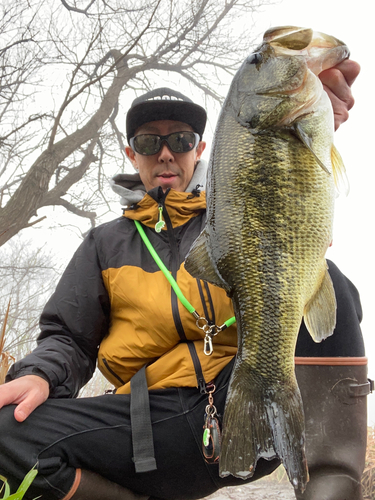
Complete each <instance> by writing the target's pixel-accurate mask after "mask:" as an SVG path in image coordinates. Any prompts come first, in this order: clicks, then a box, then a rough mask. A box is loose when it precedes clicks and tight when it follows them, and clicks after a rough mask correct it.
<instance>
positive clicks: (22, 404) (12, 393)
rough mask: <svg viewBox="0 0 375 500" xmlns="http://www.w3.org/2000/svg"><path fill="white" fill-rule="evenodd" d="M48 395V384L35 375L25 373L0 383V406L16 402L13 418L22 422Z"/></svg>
mask: <svg viewBox="0 0 375 500" xmlns="http://www.w3.org/2000/svg"><path fill="white" fill-rule="evenodd" d="M48 395H49V384H48V382H47V381H46V380H44V378H42V377H38V376H37V375H25V376H24V377H20V378H16V379H14V380H12V381H11V382H7V383H6V384H3V385H0V408H2V407H3V406H6V405H11V404H16V405H17V407H16V409H15V410H14V418H15V419H16V420H17V421H18V422H23V421H24V420H26V418H27V417H28V416H29V415H30V413H31V412H33V411H34V410H35V408H37V407H38V406H39V405H41V404H42V403H44V401H45V400H46V399H47V398H48Z"/></svg>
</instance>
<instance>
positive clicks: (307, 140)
mask: <svg viewBox="0 0 375 500" xmlns="http://www.w3.org/2000/svg"><path fill="white" fill-rule="evenodd" d="M293 129H294V131H295V133H296V135H297V137H298V139H299V140H300V141H301V142H302V144H304V145H305V146H306V147H307V149H308V150H309V151H310V152H311V153H312V154H313V155H314V157H315V159H316V161H317V162H318V164H319V165H320V166H321V167H322V169H323V170H324V172H326V173H327V174H328V175H331V172H330V171H329V170H328V168H327V167H326V166H325V165H324V163H323V162H322V161H321V159H320V158H319V157H318V155H317V154H316V153H315V151H314V148H313V144H312V139H311V137H310V136H309V134H308V133H307V132H306V131H305V130H304V128H303V126H302V124H301V122H296V123H294V124H293Z"/></svg>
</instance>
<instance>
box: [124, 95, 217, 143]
mask: <svg viewBox="0 0 375 500" xmlns="http://www.w3.org/2000/svg"><path fill="white" fill-rule="evenodd" d="M157 120H175V121H179V122H184V123H187V124H188V125H190V126H191V128H192V129H193V130H194V132H196V133H197V134H199V136H200V138H201V139H202V136H203V132H204V129H205V126H206V120H207V113H206V110H205V109H204V108H202V106H199V105H198V104H195V103H194V102H193V101H192V100H191V99H189V98H188V97H186V96H184V95H183V94H181V93H180V92H177V91H176V90H171V89H168V88H165V87H164V88H160V89H156V90H151V91H150V92H147V93H146V94H143V95H141V96H139V97H137V99H134V101H133V102H132V105H131V107H130V109H129V111H128V114H127V115H126V137H127V140H128V142H129V139H131V138H132V137H134V134H135V131H136V130H137V128H138V127H140V126H141V125H143V124H144V123H148V122H153V121H157Z"/></svg>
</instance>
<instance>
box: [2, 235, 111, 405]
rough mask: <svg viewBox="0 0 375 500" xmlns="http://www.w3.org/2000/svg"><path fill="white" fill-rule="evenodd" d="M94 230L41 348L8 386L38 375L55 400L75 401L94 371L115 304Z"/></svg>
mask: <svg viewBox="0 0 375 500" xmlns="http://www.w3.org/2000/svg"><path fill="white" fill-rule="evenodd" d="M94 235H95V230H93V231H91V232H90V234H89V235H88V236H87V238H86V239H85V240H84V242H83V243H82V245H81V246H80V247H79V248H78V250H77V252H76V253H75V255H74V256H73V258H72V260H71V261H70V263H69V265H68V267H67V268H66V270H65V272H64V274H63V275H62V277H61V279H60V281H59V283H58V285H57V288H56V291H55V293H54V294H53V295H52V297H51V298H50V299H49V301H48V302H47V304H46V306H45V308H44V310H43V312H42V315H41V319H40V328H41V333H40V335H39V337H38V339H37V347H36V348H35V349H34V350H33V351H32V352H31V353H30V354H28V355H27V356H26V357H25V358H24V359H22V360H20V361H18V362H16V363H15V364H14V365H13V366H12V367H11V369H10V370H9V373H8V375H7V378H6V381H7V382H8V381H9V380H12V379H14V378H18V377H21V376H23V375H30V374H34V375H39V376H41V377H43V378H44V379H46V380H47V381H48V382H49V385H50V397H52V398H59V397H76V396H77V395H78V391H79V390H80V388H81V387H82V386H83V385H84V384H86V383H87V382H88V380H89V379H90V378H91V377H92V375H93V372H94V370H95V365H96V359H97V353H98V346H99V344H100V342H101V340H102V338H103V337H104V336H105V335H106V333H107V331H108V324H109V314H110V305H109V297H108V293H107V290H106V289H105V287H104V283H103V280H102V274H101V266H100V262H99V258H98V253H97V248H96V244H95V238H94Z"/></svg>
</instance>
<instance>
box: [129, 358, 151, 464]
mask: <svg viewBox="0 0 375 500" xmlns="http://www.w3.org/2000/svg"><path fill="white" fill-rule="evenodd" d="M130 390H131V396H130V422H131V428H132V441H133V461H134V464H135V472H149V471H151V470H155V469H156V468H157V467H156V460H155V451H154V440H153V436H152V425H151V414H150V403H149V397H148V387H147V380H146V365H145V366H144V367H143V368H141V369H140V370H139V371H138V372H137V373H136V374H135V375H134V376H133V377H132V379H131V380H130Z"/></svg>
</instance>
